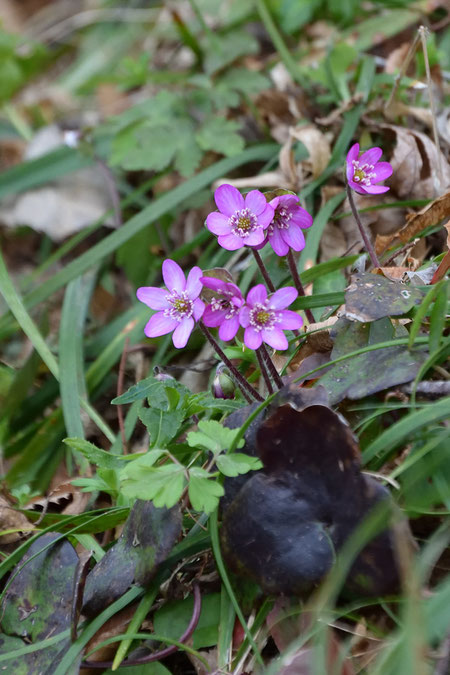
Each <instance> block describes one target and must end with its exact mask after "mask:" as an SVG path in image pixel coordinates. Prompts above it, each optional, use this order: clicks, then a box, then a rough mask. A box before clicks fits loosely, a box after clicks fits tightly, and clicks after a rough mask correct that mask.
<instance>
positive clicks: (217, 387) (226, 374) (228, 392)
mask: <svg viewBox="0 0 450 675" xmlns="http://www.w3.org/2000/svg"><path fill="white" fill-rule="evenodd" d="M211 389H212V394H213V396H214V398H234V393H235V390H236V387H235V386H234V382H233V380H232V379H231V375H230V371H229V370H228V368H226V367H225V366H224V364H223V363H221V364H219V365H218V366H217V370H216V374H215V377H214V380H213V383H212V387H211Z"/></svg>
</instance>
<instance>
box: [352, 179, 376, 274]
mask: <svg viewBox="0 0 450 675" xmlns="http://www.w3.org/2000/svg"><path fill="white" fill-rule="evenodd" d="M347 197H348V201H349V203H350V208H351V210H352V213H353V217H354V219H355V220H356V224H357V225H358V229H359V232H360V234H361V237H362V239H363V242H364V246H365V247H366V251H367V253H368V254H369V257H370V260H371V262H372V265H373V267H380V261H379V260H378V257H377V254H376V253H375V249H374V247H373V246H372V242H371V241H370V239H369V236H368V234H367V232H366V229H365V227H364V225H363V224H362V222H361V219H360V217H359V213H358V209H357V208H356V205H355V201H354V199H353V193H352V189H351V187H350V185H349V184H348V183H347Z"/></svg>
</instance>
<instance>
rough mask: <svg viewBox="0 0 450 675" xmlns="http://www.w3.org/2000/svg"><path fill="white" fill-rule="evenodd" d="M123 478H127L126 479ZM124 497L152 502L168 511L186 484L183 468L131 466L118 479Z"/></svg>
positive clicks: (175, 466)
mask: <svg viewBox="0 0 450 675" xmlns="http://www.w3.org/2000/svg"><path fill="white" fill-rule="evenodd" d="M124 476H127V477H126V478H125V477H124ZM120 479H121V480H120V482H121V489H122V492H123V494H124V495H125V496H126V497H130V498H132V499H144V500H149V499H151V500H152V501H153V504H154V505H155V506H157V507H163V506H165V507H167V508H168V509H170V508H171V507H172V506H174V505H175V504H176V503H177V501H178V500H179V499H180V497H181V494H182V492H183V490H184V487H185V484H186V476H185V468H184V467H183V466H181V467H180V466H178V465H177V464H164V465H163V466H159V467H157V468H144V467H136V466H133V464H131V465H130V466H129V467H127V471H126V474H125V473H123V474H121V477H120Z"/></svg>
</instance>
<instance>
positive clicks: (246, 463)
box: [216, 452, 263, 477]
mask: <svg viewBox="0 0 450 675" xmlns="http://www.w3.org/2000/svg"><path fill="white" fill-rule="evenodd" d="M216 464H217V467H218V469H219V471H220V472H221V473H223V474H224V475H225V476H229V477H234V476H238V475H239V474H241V473H248V472H249V471H256V470H257V469H262V468H263V464H262V462H261V460H259V459H258V458H257V457H250V455H244V454H243V453H242V452H233V453H232V454H228V455H219V456H218V457H217V459H216Z"/></svg>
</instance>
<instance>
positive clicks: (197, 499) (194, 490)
mask: <svg viewBox="0 0 450 675" xmlns="http://www.w3.org/2000/svg"><path fill="white" fill-rule="evenodd" d="M188 492H189V499H190V500H191V504H192V506H193V507H194V509H195V510H196V511H204V512H205V513H211V512H212V511H214V509H215V508H217V506H218V504H219V499H220V497H223V495H224V494H225V490H224V489H223V486H222V485H220V483H218V482H217V481H216V480H215V479H214V478H211V477H209V474H208V472H207V471H204V470H203V469H200V468H198V467H194V468H192V469H190V471H189V490H188Z"/></svg>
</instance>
